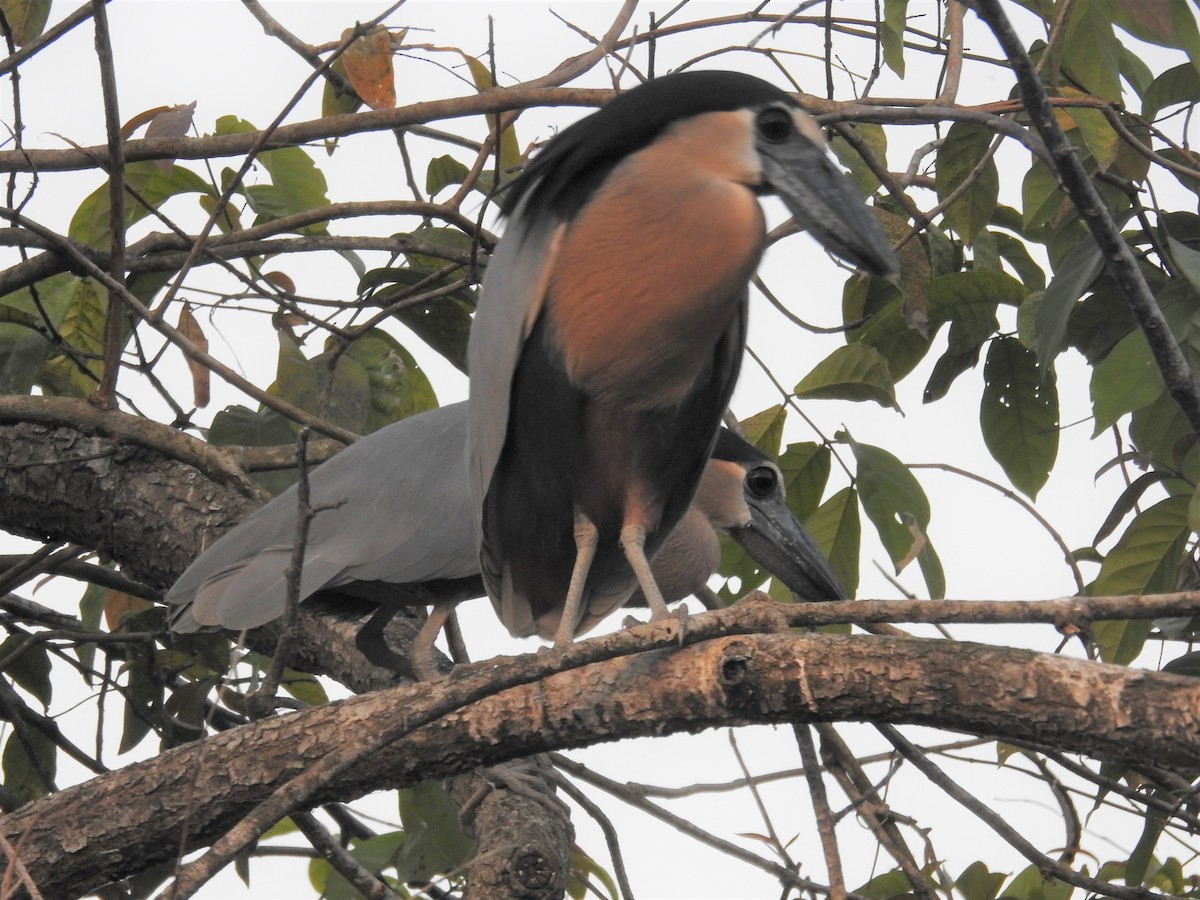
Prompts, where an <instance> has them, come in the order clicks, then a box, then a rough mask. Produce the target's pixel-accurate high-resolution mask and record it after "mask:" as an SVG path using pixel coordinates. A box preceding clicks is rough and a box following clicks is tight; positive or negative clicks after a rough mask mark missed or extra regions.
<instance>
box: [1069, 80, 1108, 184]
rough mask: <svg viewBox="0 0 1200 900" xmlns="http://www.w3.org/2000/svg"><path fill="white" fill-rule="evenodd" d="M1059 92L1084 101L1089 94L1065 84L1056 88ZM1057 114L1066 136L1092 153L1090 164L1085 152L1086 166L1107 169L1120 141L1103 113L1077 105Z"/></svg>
mask: <svg viewBox="0 0 1200 900" xmlns="http://www.w3.org/2000/svg"><path fill="white" fill-rule="evenodd" d="M1059 93H1060V94H1061V95H1062V96H1063V97H1065V98H1072V97H1074V98H1078V99H1083V100H1085V99H1087V98H1088V97H1089V96H1091V95H1089V94H1088V93H1086V92H1084V91H1079V90H1076V89H1075V88H1071V87H1065V86H1064V87H1062V88H1060V89H1059ZM1058 117H1059V121H1060V122H1061V123H1062V124H1063V125H1064V127H1066V128H1067V136H1068V137H1070V138H1071V139H1072V140H1073V141H1074V142H1075V143H1076V144H1077V145H1078V144H1082V145H1083V148H1084V149H1085V150H1086V151H1087V153H1089V154H1091V157H1092V158H1091V161H1090V164H1089V161H1088V160H1087V157H1086V155H1085V156H1084V163H1085V165H1089V168H1097V169H1100V170H1101V171H1108V169H1109V167H1110V166H1111V165H1112V163H1113V161H1114V160H1115V159H1116V158H1117V148H1118V146H1119V145H1120V141H1119V139H1118V137H1117V133H1116V132H1115V131H1114V130H1113V127H1112V125H1110V124H1109V122H1108V119H1107V118H1105V116H1104V113H1102V112H1100V110H1098V109H1090V108H1088V107H1083V106H1079V107H1071V108H1067V109H1060V110H1059V112H1058Z"/></svg>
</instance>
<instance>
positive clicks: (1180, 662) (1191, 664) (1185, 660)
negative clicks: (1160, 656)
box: [1162, 650, 1200, 678]
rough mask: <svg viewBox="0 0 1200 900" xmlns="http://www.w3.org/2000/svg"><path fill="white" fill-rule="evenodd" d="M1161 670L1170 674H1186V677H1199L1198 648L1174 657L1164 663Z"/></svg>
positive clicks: (1199, 655) (1199, 654) (1199, 656)
mask: <svg viewBox="0 0 1200 900" xmlns="http://www.w3.org/2000/svg"><path fill="white" fill-rule="evenodd" d="M1162 671H1163V672H1170V673H1171V674H1172V675H1186V676H1187V677H1188V678H1200V650H1193V651H1192V652H1191V653H1185V654H1183V656H1178V657H1176V658H1175V659H1173V660H1171V661H1170V662H1168V663H1167V664H1166V665H1164V666H1163V667H1162Z"/></svg>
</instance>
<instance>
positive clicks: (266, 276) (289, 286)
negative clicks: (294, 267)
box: [263, 272, 296, 294]
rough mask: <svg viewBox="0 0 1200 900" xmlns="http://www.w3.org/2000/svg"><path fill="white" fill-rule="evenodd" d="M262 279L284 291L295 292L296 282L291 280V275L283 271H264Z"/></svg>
mask: <svg viewBox="0 0 1200 900" xmlns="http://www.w3.org/2000/svg"><path fill="white" fill-rule="evenodd" d="M263 280H264V281H267V282H270V283H271V284H273V285H275V287H277V288H279V289H280V290H282V291H285V292H286V293H289V294H294V293H296V282H294V281H292V277H291V276H290V275H288V274H286V273H284V272H264V273H263Z"/></svg>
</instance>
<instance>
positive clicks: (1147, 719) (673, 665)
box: [0, 604, 1200, 895]
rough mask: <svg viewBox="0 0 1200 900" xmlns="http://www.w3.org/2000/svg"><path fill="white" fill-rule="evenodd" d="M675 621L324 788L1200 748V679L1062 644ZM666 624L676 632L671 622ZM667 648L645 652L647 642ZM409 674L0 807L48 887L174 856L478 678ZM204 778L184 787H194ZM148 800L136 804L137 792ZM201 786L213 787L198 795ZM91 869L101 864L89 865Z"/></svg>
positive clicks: (746, 619)
mask: <svg viewBox="0 0 1200 900" xmlns="http://www.w3.org/2000/svg"><path fill="white" fill-rule="evenodd" d="M763 611H764V607H763V605H760V604H750V605H749V606H747V607H743V608H741V609H738V608H733V609H729V610H724V611H721V612H718V613H706V614H703V615H701V616H698V617H695V618H694V619H693V622H694V625H695V628H694V632H695V635H696V636H700V635H704V634H714V633H717V632H719V631H724V632H729V631H738V630H742V629H748V628H762V627H763V626H767V627H769V623H770V621H771V619H770V617H769V616H768V617H767V618H766V619H764V618H763V616H762V612H763ZM662 631H663V629H655V628H653V627H641V628H638V629H633V630H629V631H625V632H620V633H617V634H615V635H611V636H608V637H605V638H601V639H597V640H594V641H586V642H583V643H582V644H577V645H575V646H574V647H571V648H568V649H567V650H566V651H564V652H561V653H558V652H556V653H553V654H542V655H539V657H538V658H536V659H532V658H528V657H522V658H518V659H515V660H513V661H512V662H510V663H505V664H502V665H501V666H499V667H497V668H496V669H494V670H491V671H488V672H486V673H485V675H484V678H485V681H489V682H496V683H499V682H501V681H502V680H503V678H504V677H506V676H507V674H508V672H509V671H510V670H512V669H513V668H514V667H516V668H517V669H518V670H520V671H521V672H522V674H523V677H529V678H530V679H531V680H532V681H535V682H536V683H531V684H527V685H524V686H520V687H515V688H512V689H509V690H506V691H504V692H503V693H500V694H498V695H494V696H489V697H485V698H484V699H481V700H480V701H478V702H477V703H475V704H474V705H473V706H471V707H469V708H467V709H463V710H459V711H457V712H454V713H451V714H449V715H447V716H446V717H444V718H441V719H439V720H438V721H436V722H435V723H433V724H432V725H430V726H427V727H423V728H420V729H418V730H417V731H415V732H413V733H408V734H406V736H405V737H403V738H401V739H400V740H398V741H395V742H392V743H389V744H386V745H385V746H381V747H379V749H378V751H377V752H374V753H372V754H370V755H369V756H367V757H364V758H363V759H361V760H359V761H358V762H357V763H356V765H354V766H351V767H349V768H347V769H345V770H344V771H343V772H341V773H340V774H338V775H337V776H336V777H335V778H333V779H332V780H331V781H329V782H327V783H325V784H322V785H320V786H318V787H317V788H316V789H315V791H314V792H313V794H312V797H311V798H310V799H311V800H312V801H313V802H317V803H319V802H325V801H327V800H332V799H339V800H347V799H352V798H354V797H357V796H360V795H362V794H363V793H366V792H367V791H370V790H374V789H376V788H379V787H383V786H393V785H395V784H397V783H399V784H405V783H412V782H413V781H415V780H417V779H419V778H422V777H428V776H431V775H437V776H445V775H449V774H453V773H455V772H461V771H466V770H469V769H472V768H476V767H478V766H480V765H489V764H494V763H498V762H502V761H505V760H508V759H513V758H516V757H522V756H528V755H531V754H533V753H539V752H543V751H546V750H551V749H555V748H562V747H573V746H582V745H586V744H592V743H596V742H599V741H604V740H611V739H614V738H618V737H632V736H638V735H649V734H668V733H674V732H679V731H695V730H699V729H703V728H707V727H712V726H716V725H730V724H749V723H755V722H760V723H790V722H797V721H798V722H808V721H838V720H846V719H850V720H872V721H879V722H892V723H899V724H920V725H928V726H932V727H937V728H945V729H950V730H954V731H963V732H969V733H973V734H981V735H987V736H991V737H997V738H1006V739H1018V740H1031V741H1037V742H1039V743H1044V744H1049V745H1052V746H1054V747H1057V748H1060V749H1063V750H1069V751H1074V752H1081V753H1087V754H1090V755H1093V756H1097V757H1100V758H1106V759H1116V760H1135V759H1136V760H1139V761H1142V762H1152V763H1155V764H1159V765H1168V766H1171V765H1174V766H1193V767H1194V766H1195V765H1196V764H1197V763H1200V735H1198V734H1197V733H1196V731H1195V728H1194V727H1193V725H1194V722H1195V721H1196V719H1197V717H1198V715H1200V682H1197V681H1196V680H1195V679H1189V678H1184V677H1180V676H1171V675H1163V674H1158V673H1147V672H1141V671H1136V670H1130V669H1125V668H1120V667H1117V666H1107V665H1102V664H1097V663H1091V662H1086V661H1081V660H1072V659H1067V658H1064V657H1060V656H1051V655H1047V654H1039V653H1032V652H1029V651H1023V650H1014V649H1007V648H996V647H987V646H982V645H978V644H971V643H950V642H943V641H929V640H918V639H911V638H876V637H843V636H811V635H795V634H778V635H762V634H750V635H742V636H735V637H719V638H716V639H711V640H703V641H698V642H697V643H696V645H694V646H690V647H687V648H686V649H676V648H675V647H674V646H670V645H672V644H673V641H672V636H670V635H661V632H662ZM660 635H661V636H660ZM654 643H661V644H663V645H668V646H666V647H665V648H664V649H659V650H653V651H640V652H639V651H637V648H638V647H645V646H647V644H654ZM623 651H632V652H634V655H633V656H632V657H629V658H623V659H611V660H608V661H604V662H597V663H594V664H591V665H586V666H585V667H583V668H581V669H578V670H576V671H571V672H563V673H560V674H555V675H549V676H547V677H545V678H542V677H540V675H539V673H540V672H544V671H547V670H550V669H552V668H554V665H555V663H556V661H563V660H566V659H570V658H587V657H589V656H596V655H600V654H602V653H604V652H614V653H619V652H623ZM479 672H480V669H479V668H477V669H475V673H474V674H473V675H472V674H468V675H467V676H466V678H458V679H454V680H451V681H450V682H444V683H443V684H442V685H441V686H440V687H438V688H437V689H434V690H432V691H431V690H430V688H429V686H428V685H421V686H417V687H401V688H394V689H391V690H388V691H382V692H379V693H377V694H372V695H368V696H363V697H356V698H352V699H350V700H347V701H344V702H342V703H337V704H333V705H330V706H327V707H321V708H317V709H313V710H308V711H304V712H301V713H296V714H294V715H290V716H285V717H281V718H276V719H270V720H267V721H264V722H259V723H255V724H253V725H249V726H246V727H244V728H239V729H235V730H233V731H231V732H226V733H223V734H220V735H217V736H215V737H212V738H208V739H206V740H203V741H200V742H197V743H194V744H190V745H187V746H185V747H180V748H177V749H175V750H170V751H167V752H166V753H164V754H162V755H161V756H160V757H158V758H156V759H154V760H151V761H148V762H146V763H139V764H136V765H133V766H130V767H128V768H126V769H122V770H119V771H117V772H113V773H111V774H109V775H104V776H101V777H98V778H95V779H93V780H92V781H89V782H87V783H85V784H82V785H79V786H78V787H75V788H70V789H67V790H65V791H62V792H61V793H59V794H55V795H53V796H51V797H47V798H46V799H44V800H41V801H38V802H35V803H32V804H29V805H27V806H26V807H24V808H22V809H21V810H19V811H18V812H17V813H15V814H13V815H10V816H8V817H5V818H4V819H0V828H2V829H3V834H4V836H5V837H7V839H8V840H9V841H10V842H11V843H12V844H13V845H17V844H18V842H21V841H23V843H22V844H21V846H22V860H23V862H24V863H25V865H26V867H27V868H28V870H29V872H30V873H31V875H32V876H33V878H34V880H35V881H36V882H37V883H38V884H39V885H41V887H42V890H43V891H44V892H45V893H46V894H48V895H55V894H58V893H62V892H63V891H64V890H65V889H66V887H67V886H68V885H69V886H70V888H71V890H72V891H75V892H84V891H87V890H89V889H90V888H92V887H94V886H95V885H96V884H97V881H96V880H94V879H98V878H106V877H107V878H114V877H118V876H124V875H129V874H131V873H132V872H134V871H138V870H140V869H141V868H143V867H145V866H149V865H151V864H153V863H155V862H161V861H162V860H163V857H164V853H166V852H171V848H173V846H174V843H173V839H174V837H175V836H176V835H177V830H178V828H179V827H180V824H179V823H180V822H181V821H182V820H183V817H184V816H185V814H186V815H187V817H188V821H189V823H190V829H191V830H190V835H189V844H190V845H191V846H195V845H196V844H202V843H206V842H207V841H209V840H212V839H213V838H214V837H216V836H217V835H218V834H221V833H223V832H225V831H226V830H227V829H228V827H229V826H230V825H231V823H232V822H233V821H234V820H236V819H238V818H239V817H240V816H241V815H242V814H243V813H244V812H245V811H247V810H248V809H249V808H250V807H251V806H254V805H255V804H257V803H259V802H260V801H262V800H263V799H265V798H266V797H267V796H269V795H270V794H272V793H273V792H275V791H276V790H278V789H279V788H281V787H283V786H284V785H286V784H287V783H288V782H290V781H291V780H292V779H293V778H296V777H297V776H299V775H300V774H301V773H303V772H305V771H308V770H310V767H312V766H314V765H317V764H318V761H319V760H323V759H326V758H327V757H328V755H329V754H331V753H336V752H337V748H340V747H344V746H345V745H346V744H352V745H353V744H359V743H362V744H367V743H371V742H373V739H374V737H375V736H377V735H379V734H381V733H388V732H393V731H394V732H397V733H403V732H405V731H407V729H406V725H405V723H406V722H409V721H415V720H416V719H417V718H419V717H420V716H421V715H422V710H427V709H431V708H434V707H435V706H436V705H437V704H438V703H439V702H441V701H442V700H443V698H444V697H445V696H446V695H447V692H450V693H453V692H455V689H456V687H457V686H459V685H461V684H462V683H463V682H464V681H473V680H475V679H476V678H478V677H480V675H479ZM189 784H191V785H194V787H191V788H189V789H188V790H181V789H180V785H189ZM130 796H137V797H138V798H139V799H140V802H139V803H137V804H130V803H128V802H127V798H128V797H130ZM199 798H203V802H198V800H199ZM88 873H91V874H88Z"/></svg>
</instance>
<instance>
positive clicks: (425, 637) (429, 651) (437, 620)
mask: <svg viewBox="0 0 1200 900" xmlns="http://www.w3.org/2000/svg"><path fill="white" fill-rule="evenodd" d="M456 602H457V601H452V600H441V601H439V602H438V603H435V604H434V605H433V609H431V610H430V611H429V617H428V618H427V619H426V620H425V624H424V625H422V626H421V630H420V631H418V632H417V636H416V637H415V638H413V642H412V649H411V650H410V651H409V653H410V654H411V662H412V668H413V672H414V673H415V674H416V676H417V679H418V680H420V681H435V680H437V679H438V678H441V677H442V673H441V672H440V671H439V670H438V666H437V662H436V660H435V659H434V655H433V642H434V641H435V640H437V636H438V632H439V631H441V630H442V626H443V625H445V624H446V620H447V619H448V618H450V615H451V614H452V613H453V612H454V607H455V605H456Z"/></svg>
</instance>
